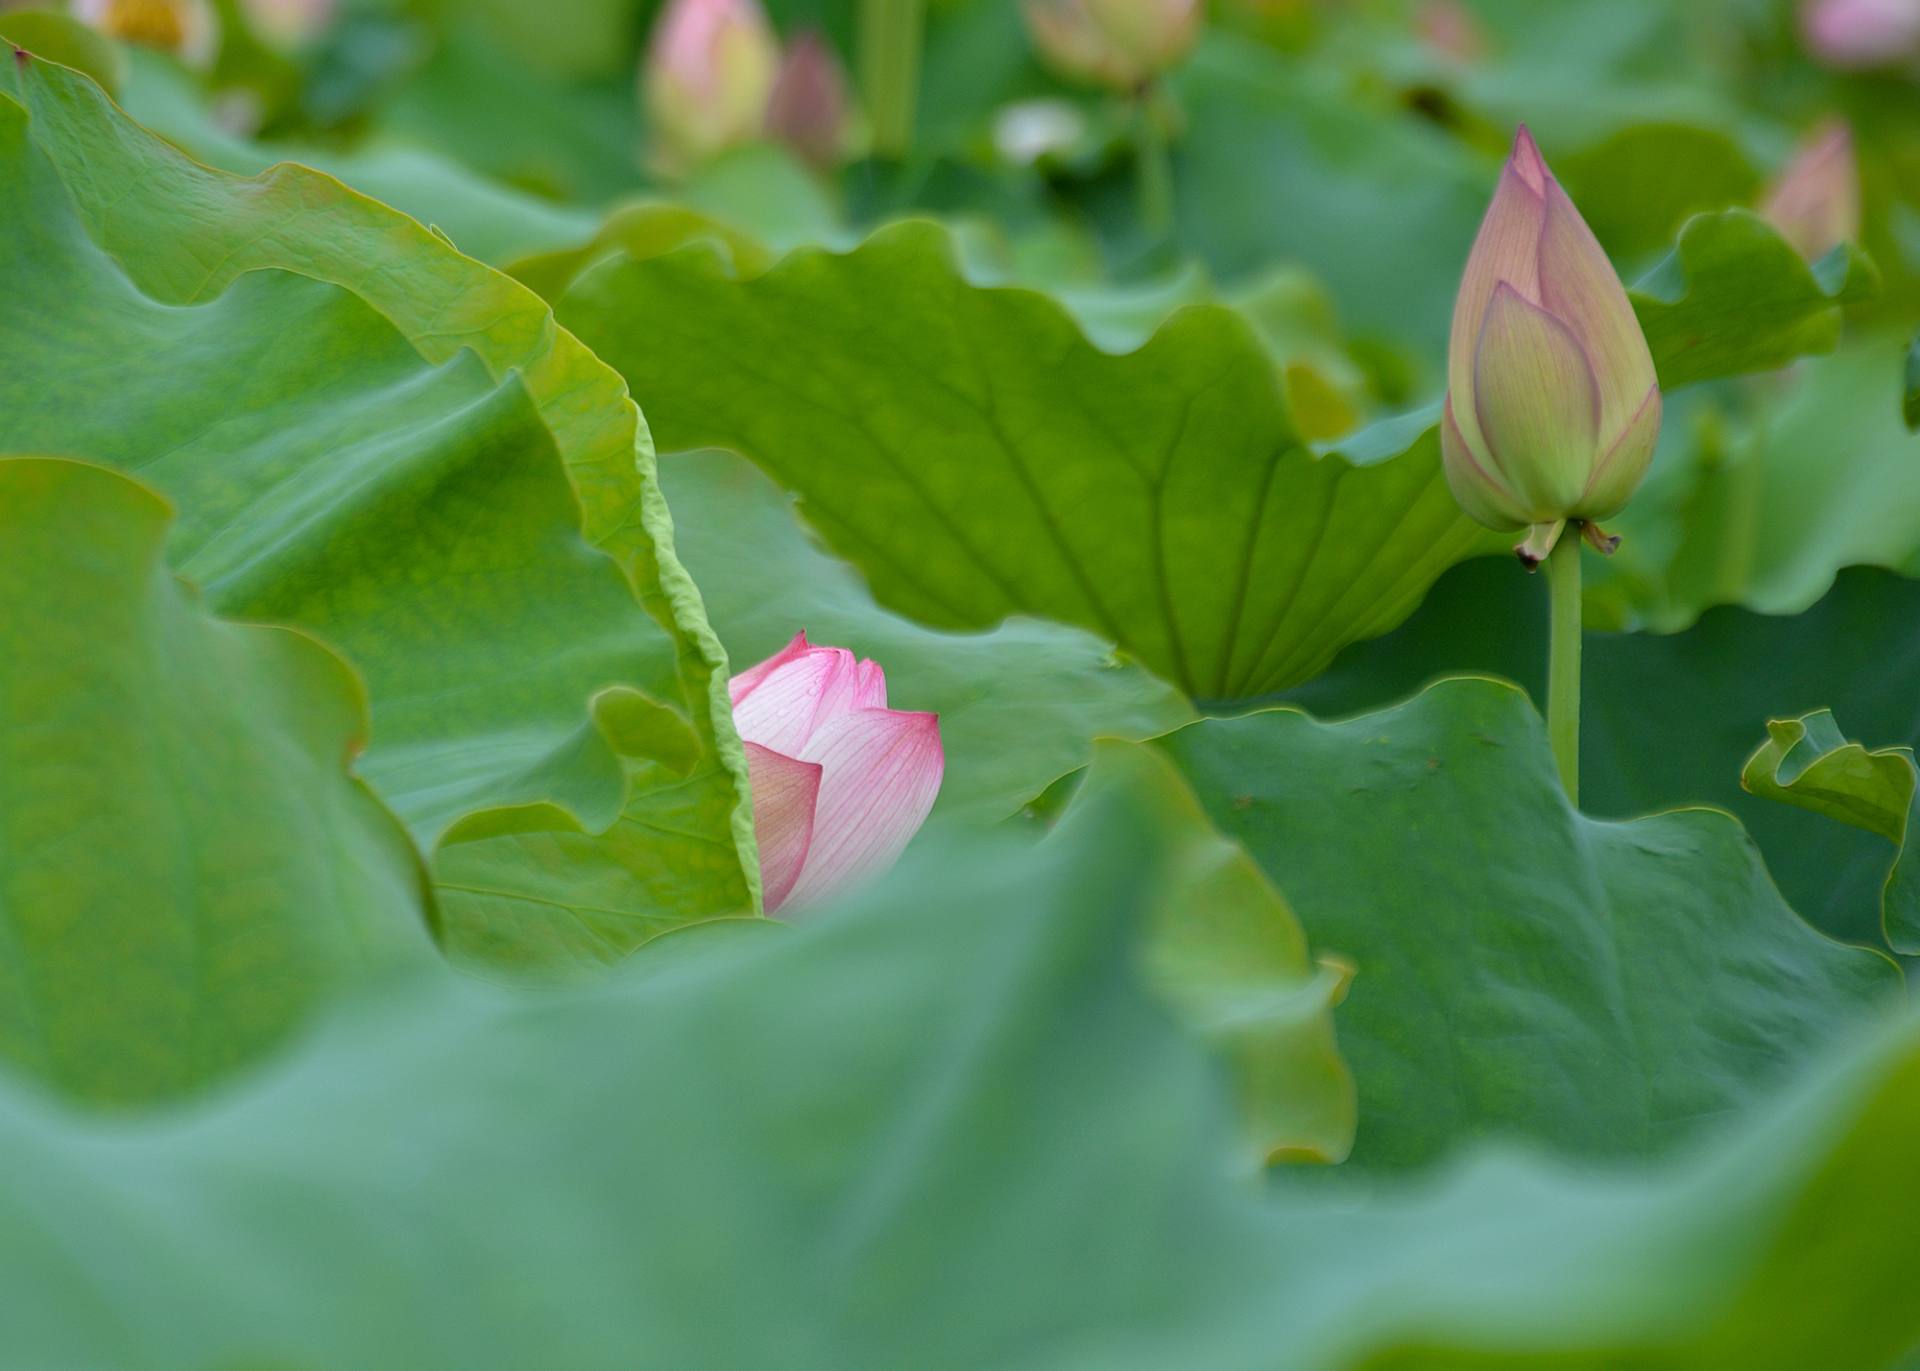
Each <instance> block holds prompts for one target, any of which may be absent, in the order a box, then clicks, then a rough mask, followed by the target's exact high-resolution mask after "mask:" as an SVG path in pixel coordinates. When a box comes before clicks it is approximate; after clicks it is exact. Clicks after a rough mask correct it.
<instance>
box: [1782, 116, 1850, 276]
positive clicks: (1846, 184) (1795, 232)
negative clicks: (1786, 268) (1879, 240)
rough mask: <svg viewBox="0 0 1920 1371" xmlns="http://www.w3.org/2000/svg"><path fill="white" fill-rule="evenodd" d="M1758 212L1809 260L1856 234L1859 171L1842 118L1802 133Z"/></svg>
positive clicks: (1814, 259) (1822, 255)
mask: <svg viewBox="0 0 1920 1371" xmlns="http://www.w3.org/2000/svg"><path fill="white" fill-rule="evenodd" d="M1761 213H1763V214H1765V215H1766V216H1767V218H1768V219H1769V220H1771V221H1772V223H1773V225H1774V227H1775V228H1777V229H1779V230H1780V233H1781V235H1782V236H1783V237H1785V238H1786V240H1787V241H1788V242H1789V243H1792V244H1793V245H1794V247H1795V248H1797V249H1798V250H1799V252H1800V255H1801V256H1802V257H1805V258H1806V259H1807V260H1808V261H1810V262H1811V261H1818V260H1819V259H1820V258H1821V257H1824V256H1825V255H1826V254H1827V253H1829V252H1831V251H1832V250H1833V249H1834V248H1836V247H1838V246H1839V245H1840V244H1842V243H1846V242H1850V241H1852V240H1853V239H1856V238H1858V237H1859V236H1860V176H1859V173H1858V172H1857V171H1856V170H1855V169H1854V163H1853V133H1852V131H1851V130H1850V129H1849V128H1848V127H1847V126H1846V124H1844V123H1842V122H1841V121H1839V120H1837V119H1836V120H1832V121H1830V122H1828V123H1826V124H1823V125H1821V126H1820V127H1819V128H1817V129H1815V130H1814V131H1813V132H1812V133H1811V134H1810V135H1808V137H1807V140H1806V142H1804V143H1802V144H1801V145H1800V147H1799V149H1798V150H1796V151H1795V153H1794V155H1793V160H1792V161H1791V162H1789V163H1788V164H1787V169H1786V170H1785V171H1784V172H1782V173H1781V175H1780V179H1779V180H1778V181H1777V182H1775V183H1774V185H1773V188H1772V189H1771V190H1770V191H1768V193H1767V198H1766V202H1765V204H1764V205H1763V206H1762V207H1761Z"/></svg>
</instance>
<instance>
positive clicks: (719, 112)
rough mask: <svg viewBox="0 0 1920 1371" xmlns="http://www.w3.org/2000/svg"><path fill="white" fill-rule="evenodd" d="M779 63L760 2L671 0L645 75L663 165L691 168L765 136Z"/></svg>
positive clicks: (657, 25) (650, 116)
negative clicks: (768, 108)
mask: <svg viewBox="0 0 1920 1371" xmlns="http://www.w3.org/2000/svg"><path fill="white" fill-rule="evenodd" d="M779 67H780V44H779V40H778V39H776V38H775V37H774V36H773V29H772V26H771V25H769V24H768V23H767V16H766V12H765V11H763V10H762V9H761V8H760V3H759V0H669V2H668V4H667V7H666V9H665V10H663V11H662V12H661V15H660V18H659V20H658V21H657V22H656V23H655V25H654V30H653V39H652V42H651V44H650V45H649V47H648V50H647V60H646V65H645V67H644V68H643V69H642V72H641V76H642V79H643V82H644V85H645V91H644V94H645V96H646V103H647V116H648V120H649V123H650V125H651V128H652V132H653V136H654V140H655V144H656V148H655V151H656V154H657V156H658V158H659V160H660V161H661V163H662V164H663V165H664V166H666V167H668V168H670V169H673V170H684V169H686V168H687V167H690V166H692V165H695V164H697V163H699V162H702V161H705V160H706V159H707V158H709V157H712V156H713V155H714V154H716V153H719V152H723V151H725V150H726V149H727V148H730V147H733V146H734V145H736V144H739V143H744V142H749V141H751V140H752V139H754V138H757V137H759V136H760V134H761V132H762V129H763V128H764V125H765V122H766V115H767V102H768V101H769V100H770V99H771V98H772V96H773V86H774V80H775V77H776V75H777V73H778V71H779Z"/></svg>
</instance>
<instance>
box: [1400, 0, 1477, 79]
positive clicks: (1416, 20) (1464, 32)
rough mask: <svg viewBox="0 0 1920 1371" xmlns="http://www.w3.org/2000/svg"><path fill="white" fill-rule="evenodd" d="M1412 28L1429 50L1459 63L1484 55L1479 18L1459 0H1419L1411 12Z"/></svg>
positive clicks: (1463, 63)
mask: <svg viewBox="0 0 1920 1371" xmlns="http://www.w3.org/2000/svg"><path fill="white" fill-rule="evenodd" d="M1413 31H1414V34H1415V35H1416V36H1417V37H1418V38H1419V39H1420V42H1421V45H1422V46H1424V47H1425V48H1426V49H1427V50H1428V51H1429V52H1432V53H1434V54H1436V55H1437V56H1440V57H1444V58H1446V59H1447V60H1448V61H1449V62H1458V63H1460V64H1462V65H1465V64H1467V63H1471V62H1477V61H1479V60H1480V59H1481V58H1483V57H1485V56H1486V55H1487V36H1486V34H1485V33H1484V32H1482V30H1481V28H1480V21H1479V20H1477V19H1475V18H1474V17H1473V11H1471V10H1469V9H1468V8H1467V7H1466V6H1465V5H1463V4H1461V3H1460V0H1422V3H1421V5H1420V7H1419V8H1418V9H1416V10H1415V11H1414V14H1413Z"/></svg>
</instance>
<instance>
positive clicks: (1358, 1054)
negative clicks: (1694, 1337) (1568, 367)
mask: <svg viewBox="0 0 1920 1371" xmlns="http://www.w3.org/2000/svg"><path fill="white" fill-rule="evenodd" d="M1162 745H1163V746H1164V747H1165V748H1166V750H1167V752H1168V753H1169V755H1170V756H1172V757H1173V759H1174V761H1175V762H1176V764H1178V765H1179V767H1180V768H1181V770H1182V771H1184V772H1185V773H1186V775H1187V777H1188V778H1189V779H1190V780H1191V781H1192V782H1193V784H1194V788H1195V790H1196V791H1197V792H1198V794H1199V796H1200V799H1201V802H1202V803H1203V804H1205V805H1206V807H1207V810H1208V812H1209V813H1210V814H1211V815H1212V816H1213V819H1214V822H1215V823H1216V824H1218V825H1219V827H1220V829H1221V831H1222V832H1224V833H1225V834H1227V836H1229V837H1233V838H1237V839H1239V840H1240V841H1241V842H1242V843H1243V844H1244V845H1245V846H1246V847H1247V849H1248V851H1249V852H1251V853H1252V854H1253V856H1254V857H1255V858H1256V859H1257V860H1258V861H1259V862H1260V864H1261V865H1262V866H1263V867H1264V868H1265V869H1266V871H1267V873H1268V874H1269V875H1270V876H1272V877H1273V879H1274V881H1275V883H1276V884H1278V885H1279V887H1280V888H1281V889H1282V890H1283V891H1284V892H1285V893H1286V896H1287V899H1288V901H1289V902H1290V903H1291V904H1292V905H1293V907H1294V909H1295V910H1296V911H1297V912H1298V913H1299V916H1300V920H1301V922H1302V923H1303V924H1304V925H1305V926H1306V929H1307V932H1308V935H1309V936H1310V937H1311V939H1312V940H1313V943H1314V945H1315V947H1317V948H1320V949H1324V950H1326V951H1328V952H1331V953H1337V954H1339V955H1341V956H1343V957H1346V958H1349V959H1350V960H1351V961H1352V962H1353V963H1354V965H1355V967H1356V968H1357V974H1356V976H1355V978H1354V984H1353V991H1352V993H1351V995H1350V996H1349V997H1348V1000H1347V1002H1346V1005H1345V1006H1344V1007H1343V1008H1342V1010H1341V1015H1340V1034H1341V1046H1342V1050H1343V1051H1344V1052H1345V1053H1346V1055H1347V1057H1348V1060H1349V1061H1350V1062H1351V1063H1352V1065H1353V1069H1354V1073H1355V1075H1356V1076H1357V1078H1358V1080H1359V1084H1360V1117H1361V1127H1360V1133H1359V1137H1358V1139H1357V1141H1356V1143H1355V1147H1354V1160H1355V1162H1357V1163H1360V1164H1362V1165H1366V1166H1375V1167H1378V1166H1404V1165H1407V1164H1410V1163H1416V1162H1421V1161H1425V1160H1429V1159H1431V1158H1433V1157H1435V1156H1438V1155H1440V1154H1442V1153H1443V1152H1444V1151H1446V1150H1447V1149H1448V1148H1449V1147H1450V1146H1452V1145H1455V1144H1457V1143H1458V1142H1460V1141H1461V1140H1463V1139H1466V1138H1473V1137H1483V1136H1508V1137H1518V1138H1528V1139H1532V1140H1536V1141H1540V1142H1545V1143H1550V1144H1553V1145H1554V1146H1557V1147H1562V1148H1566V1149H1570V1150H1573V1151H1577V1152H1579V1153H1582V1154H1584V1155H1589V1156H1616V1157H1617V1156H1646V1155H1652V1154H1658V1153H1662V1152H1667V1151H1670V1150H1672V1149H1673V1148H1674V1147H1676V1146H1678V1145H1679V1144H1681V1143H1683V1142H1686V1141H1688V1140H1691V1139H1694V1138H1697V1137H1698V1136H1700V1133H1701V1130H1702V1129H1703V1128H1705V1127H1707V1126H1708V1125H1709V1124H1711V1123H1712V1122H1714V1121H1716V1120H1722V1119H1724V1118H1725V1117H1727V1116H1728V1115H1730V1114H1733V1113H1736V1112H1738V1111H1739V1110H1740V1109H1741V1108H1743V1107H1744V1106H1747V1105H1749V1104H1751V1103H1753V1102H1754V1101H1756V1100H1759V1099H1765V1098H1767V1097H1768V1095H1769V1094H1770V1093H1771V1092H1772V1091H1774V1090H1776V1089H1777V1088H1778V1087H1779V1084H1780V1082H1781V1081H1782V1080H1784V1079H1787V1078H1788V1077H1789V1076H1790V1075H1791V1074H1792V1071H1793V1069H1794V1068H1795V1067H1797V1066H1798V1065H1800V1064H1801V1063H1803V1062H1804V1061H1805V1060H1806V1059H1807V1056H1808V1054H1809V1053H1810V1052H1814V1051H1817V1050H1819V1048H1820V1047H1821V1046H1822V1045H1824V1044H1827V1043H1831V1042H1834V1041H1836V1040H1838V1039H1839V1038H1841V1037H1842V1036H1843V1035H1844V1034H1845V1032H1846V1031H1847V1030H1849V1029H1853V1028H1857V1027H1858V1025H1859V1024H1860V1022H1861V1020H1862V1019H1863V1018H1869V1017H1872V1016H1874V1015H1876V1014H1878V1013H1880V1012H1883V1011H1884V1009H1885V1007H1886V1006H1887V1004H1889V1003H1890V1002H1893V1001H1896V1000H1897V999H1898V998H1899V994H1900V989H1899V982H1900V977H1899V973H1898V971H1897V970H1896V968H1895V967H1894V965H1893V964H1892V962H1891V961H1890V960H1889V959H1887V958H1886V957H1884V956H1881V955H1879V954H1877V953H1873V952H1869V951H1866V950H1863V949H1859V948H1852V947H1846V946H1843V945H1841V944H1839V943H1834V942H1830V941H1828V940H1827V939H1826V938H1824V937H1822V936H1821V935H1819V934H1817V933H1815V932H1814V931H1813V930H1812V929H1811V928H1809V927H1808V926H1807V925H1806V924H1804V923H1802V922H1801V921H1800V919H1799V918H1798V916H1796V915H1795V914H1794V913H1793V911H1792V910H1790V909H1789V908H1788V907H1787V905H1786V903H1785V902H1784V901H1783V900H1782V899H1781V898H1780V896H1779V893H1778V892H1777V891H1776V890H1775V889H1774V887H1773V883H1772V881H1771V880H1769V879H1768V876H1767V872H1766V869H1765V867H1763V866H1762V865H1761V863H1760V861H1759V858H1758V855H1757V854H1756V853H1755V851H1754V849H1753V845H1752V844H1751V843H1750V842H1748V841H1747V838H1746V835H1745V833H1744V832H1742V830H1741V828H1740V825H1739V824H1738V823H1737V822H1736V821H1735V820H1734V819H1732V818H1731V817H1730V816H1728V815H1726V814H1724V813H1720V812H1716V811H1712V810H1683V811H1678V812H1674V813H1670V814H1663V815H1659V816H1657V817H1654V818H1648V819H1639V820H1635V821H1633V822H1630V823H1612V822H1603V821H1599V820H1594V819H1589V818H1586V817H1584V816H1583V815H1580V814H1578V813H1576V812H1575V811H1574V810H1573V809H1572V808H1571V807H1570V806H1569V805H1568V804H1567V801H1566V797H1565V795H1564V794H1563V793H1562V791H1561V790H1560V787H1559V784H1558V781H1557V780H1556V778H1555V772H1554V768H1553V764H1552V759H1551V757H1550V756H1549V754H1548V750H1547V747H1546V741H1545V736H1544V732H1543V730H1542V728H1541V725H1540V721H1539V717H1538V715H1536V714H1535V713H1534V711H1533V709H1532V708H1531V706H1530V705H1529V704H1528V702H1527V698H1526V696H1525V695H1524V694H1523V693H1522V692H1521V691H1519V690H1518V689H1516V688H1514V687H1512V686H1509V685H1504V684H1500V683H1497V682H1492V681H1487V680H1454V681H1445V682H1441V683H1440V684H1438V685H1435V686H1433V687H1431V688H1430V689H1429V690H1427V691H1426V692H1425V693H1423V694H1421V695H1420V696H1418V697H1417V698H1415V699H1414V700H1413V701H1411V702H1409V703H1407V704H1405V705H1402V706H1399V707H1397V708H1394V709H1390V710H1386V711H1384V712H1382V713H1379V714H1369V715H1363V716H1361V717H1360V718H1357V719H1353V720H1351V721H1349V722H1345V723H1320V722H1317V721H1315V720H1314V719H1312V718H1311V717H1310V716H1308V715H1306V714H1304V713H1301V712H1299V711H1297V710H1291V709H1270V710H1264V711H1260V712H1257V713H1254V714H1249V715H1246V716H1243V717H1240V718H1235V719H1210V720H1207V721H1205V722H1202V723H1198V724H1193V725H1189V726H1188V727H1187V728H1184V729H1182V730H1180V731H1179V732H1177V733H1174V734H1172V735H1170V736H1169V737H1168V738H1166V739H1165V740H1164V742H1163V744H1162Z"/></svg>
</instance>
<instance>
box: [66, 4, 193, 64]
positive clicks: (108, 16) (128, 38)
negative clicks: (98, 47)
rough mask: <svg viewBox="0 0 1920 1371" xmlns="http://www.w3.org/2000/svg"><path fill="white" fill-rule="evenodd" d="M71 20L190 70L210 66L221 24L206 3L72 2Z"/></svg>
mask: <svg viewBox="0 0 1920 1371" xmlns="http://www.w3.org/2000/svg"><path fill="white" fill-rule="evenodd" d="M73 14H74V17H75V18H77V19H79V20H80V21H81V22H82V23H85V24H89V25H91V26H92V27H94V28H96V29H98V30H100V32H102V33H104V34H107V35H109V36H110V37H114V38H118V39H120V40H122V41H123V42H127V43H138V44H140V45H141V46H142V47H149V48H158V49H160V51H162V52H170V53H172V54H173V55H174V56H176V57H178V58H179V59H180V60H181V61H183V62H185V63H186V64H187V65H188V66H190V67H201V68H204V67H209V66H212V65H213V59H214V56H215V54H216V53H217V52H218V51H219V48H220V21H219V19H218V18H217V17H216V16H215V15H214V12H213V6H212V5H211V4H210V3H209V2H208V0H74V6H73Z"/></svg>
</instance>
